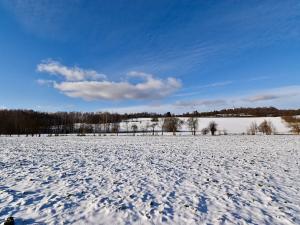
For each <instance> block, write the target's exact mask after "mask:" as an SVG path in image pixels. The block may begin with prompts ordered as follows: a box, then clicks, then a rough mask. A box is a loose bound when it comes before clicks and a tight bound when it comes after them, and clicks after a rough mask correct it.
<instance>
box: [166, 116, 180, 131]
mask: <svg viewBox="0 0 300 225" xmlns="http://www.w3.org/2000/svg"><path fill="white" fill-rule="evenodd" d="M182 124H183V121H182V120H180V119H179V118H177V117H167V118H165V120H164V128H165V129H166V131H168V132H173V135H176V132H177V131H178V129H180V127H181V126H182Z"/></svg>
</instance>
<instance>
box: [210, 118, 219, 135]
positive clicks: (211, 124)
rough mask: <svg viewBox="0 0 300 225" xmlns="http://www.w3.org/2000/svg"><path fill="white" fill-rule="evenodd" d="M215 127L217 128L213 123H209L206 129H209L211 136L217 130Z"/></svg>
mask: <svg viewBox="0 0 300 225" xmlns="http://www.w3.org/2000/svg"><path fill="white" fill-rule="evenodd" d="M217 127H218V124H217V123H216V122H215V121H211V122H210V123H209V124H208V129H209V131H210V133H211V135H215V133H216V131H217V130H218V129H217Z"/></svg>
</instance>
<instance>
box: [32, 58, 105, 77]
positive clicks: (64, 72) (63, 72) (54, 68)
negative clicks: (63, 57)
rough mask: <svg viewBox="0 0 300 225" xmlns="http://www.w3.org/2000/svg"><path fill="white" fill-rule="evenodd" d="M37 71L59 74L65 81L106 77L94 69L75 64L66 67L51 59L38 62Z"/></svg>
mask: <svg viewBox="0 0 300 225" xmlns="http://www.w3.org/2000/svg"><path fill="white" fill-rule="evenodd" d="M37 71H38V72H45V73H49V74H52V75H60V76H62V77H64V78H65V79H66V80H67V81H82V80H103V79H105V78H106V75H104V74H99V73H97V72H96V71H95V70H84V69H81V68H79V67H77V66H74V67H67V66H64V65H62V64H60V63H59V62H57V61H54V60H52V59H48V60H46V61H43V62H42V63H40V64H38V66H37Z"/></svg>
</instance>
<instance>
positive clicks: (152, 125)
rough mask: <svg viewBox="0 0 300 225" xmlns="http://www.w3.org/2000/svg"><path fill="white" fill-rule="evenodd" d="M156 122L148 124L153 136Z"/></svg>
mask: <svg viewBox="0 0 300 225" xmlns="http://www.w3.org/2000/svg"><path fill="white" fill-rule="evenodd" d="M157 125H158V124H157V123H152V124H151V125H150V127H151V128H152V135H153V136H154V131H155V127H156V126H157Z"/></svg>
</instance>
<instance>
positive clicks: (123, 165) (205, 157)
mask: <svg viewBox="0 0 300 225" xmlns="http://www.w3.org/2000/svg"><path fill="white" fill-rule="evenodd" d="M0 171H1V173H0V220H1V222H3V220H4V219H5V218H7V217H8V216H10V215H12V216H13V217H14V218H15V219H16V222H17V224H22V223H24V224H300V137H299V136H242V135H240V136H218V137H211V136H207V137H204V136H198V137H192V136H181V137H179V136H177V137H172V136H168V137H151V136H145V137H143V136H141V137H137V136H136V137H132V136H128V137H124V136H122V137H121V136H119V137H109V136H106V137H103V136H102V137H98V136H96V137H41V138H38V137H34V138H31V137H28V138H26V137H19V138H17V137H11V138H9V137H0Z"/></svg>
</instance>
